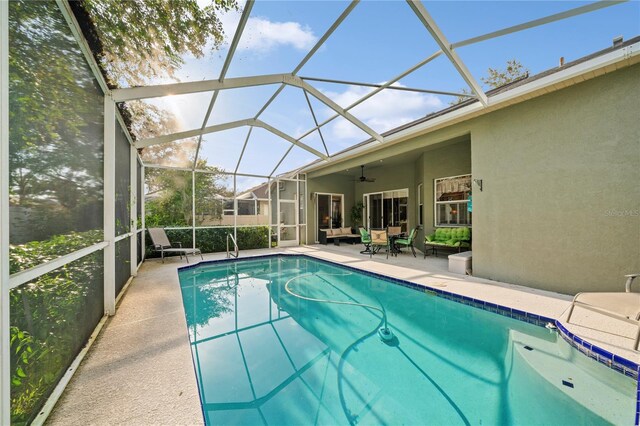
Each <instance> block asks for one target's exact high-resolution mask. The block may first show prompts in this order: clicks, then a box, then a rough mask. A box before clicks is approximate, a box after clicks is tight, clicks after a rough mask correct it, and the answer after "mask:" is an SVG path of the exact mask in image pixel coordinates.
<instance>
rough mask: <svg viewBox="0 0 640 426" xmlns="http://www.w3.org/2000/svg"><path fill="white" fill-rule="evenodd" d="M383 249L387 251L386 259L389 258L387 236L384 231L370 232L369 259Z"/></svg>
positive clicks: (374, 230)
mask: <svg viewBox="0 0 640 426" xmlns="http://www.w3.org/2000/svg"><path fill="white" fill-rule="evenodd" d="M382 247H384V248H386V250H387V259H388V258H389V249H390V247H389V234H388V233H387V230H386V229H372V230H371V251H370V252H369V257H371V256H373V255H374V254H376V253H377V252H379V251H380V249H381V248H382Z"/></svg>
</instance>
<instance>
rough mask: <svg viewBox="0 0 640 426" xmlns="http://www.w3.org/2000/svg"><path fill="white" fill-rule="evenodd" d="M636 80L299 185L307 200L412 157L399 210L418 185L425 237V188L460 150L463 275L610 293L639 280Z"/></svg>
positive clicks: (563, 96) (583, 91)
mask: <svg viewBox="0 0 640 426" xmlns="http://www.w3.org/2000/svg"><path fill="white" fill-rule="evenodd" d="M638 75H640V65H639V64H635V65H631V66H628V67H625V68H622V69H619V70H617V71H614V72H609V73H607V74H604V75H601V76H599V77H594V78H592V79H590V80H587V81H585V82H582V83H579V84H576V85H573V86H570V87H568V88H565V89H561V90H558V91H555V92H552V93H549V94H545V95H542V96H539V97H536V98H533V99H530V100H527V101H524V102H521V103H518V104H515V105H512V106H508V107H505V108H503V109H499V110H497V111H493V112H490V113H488V114H486V115H482V116H480V117H477V118H473V119H470V120H467V121H464V122H462V123H458V124H454V125H451V126H448V127H445V128H442V129H439V130H435V131H431V132H429V133H426V134H424V135H420V136H417V137H414V138H412V139H408V140H405V141H403V142H401V143H397V144H393V145H390V146H388V147H381V149H378V150H377V151H373V152H370V153H368V154H365V155H363V156H360V157H357V158H351V159H348V160H345V161H340V162H336V163H335V164H331V165H329V166H327V167H325V168H323V169H319V170H317V171H313V172H311V173H309V174H308V176H309V185H310V189H309V192H312V191H320V189H317V188H320V187H322V186H323V185H322V184H320V183H321V182H322V180H321V179H327V178H326V177H325V176H324V175H327V174H331V173H338V172H342V171H344V170H345V169H347V168H353V167H358V166H359V164H362V163H370V162H374V161H378V160H380V159H385V158H390V157H392V156H394V155H399V154H405V153H407V152H416V157H415V158H416V161H417V159H419V158H420V157H422V158H423V166H422V176H420V175H419V172H420V167H418V166H416V165H415V164H412V165H411V166H410V167H411V169H412V170H413V171H414V174H415V176H414V186H413V193H412V194H410V196H411V198H412V199H411V200H410V203H411V204H412V205H413V206H415V202H416V197H415V189H416V187H417V185H418V184H419V183H420V182H423V183H424V191H425V194H424V195H425V207H424V214H425V217H424V218H423V220H424V224H425V228H426V227H432V226H433V179H434V178H436V177H442V176H443V175H444V176H452V175H456V174H463V173H466V168H468V162H467V163H466V166H465V165H464V163H463V164H458V163H456V162H453V163H449V164H447V162H448V161H449V160H447V158H448V156H447V155H445V153H446V152H448V151H440V152H439V150H440V149H445V148H446V149H455V148H451V147H453V146H456V145H458V143H455V144H453V143H452V142H454V141H462V140H463V139H465V138H466V139H470V153H471V155H470V160H471V164H470V165H471V172H472V174H473V177H474V178H475V179H482V181H483V191H482V192H480V191H478V188H477V187H476V186H474V187H473V194H474V205H473V252H474V253H473V273H474V275H477V276H480V277H484V278H490V279H496V280H501V281H507V282H512V283H517V284H522V285H527V286H530V287H534V288H540V289H546V290H552V291H557V292H560V293H565V294H575V293H577V292H580V291H620V290H622V289H623V284H624V278H623V275H624V274H629V273H634V272H638V271H640V184H639V182H640V79H639V78H638ZM462 147H463V144H460V145H459V147H458V148H459V149H460V152H459V153H458V155H455V156H452V157H453V158H457V159H459V158H461V156H463V155H464V153H465V152H469V150H468V149H463V148H462ZM465 167H466V168H465ZM438 175H440V176H438ZM334 183H337V181H336V182H334ZM313 185H317V186H316V189H312V188H314V187H313ZM345 188H347V186H345ZM351 188H353V185H351ZM350 191H353V189H351V190H350ZM336 192H342V191H339V190H338V191H336ZM354 195H357V194H354ZM412 210H413V211H414V212H415V207H412ZM311 212H312V211H311V209H310V213H311ZM414 214H415V213H414ZM412 223H415V221H412ZM427 230H429V229H427Z"/></svg>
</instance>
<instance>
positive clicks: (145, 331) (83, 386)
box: [47, 245, 640, 425]
mask: <svg viewBox="0 0 640 426" xmlns="http://www.w3.org/2000/svg"><path fill="white" fill-rule="evenodd" d="M360 249H361V248H360V246H350V245H347V246H345V245H342V246H339V247H336V246H320V245H313V246H301V247H291V248H283V249H273V250H270V249H264V250H251V251H244V252H241V253H240V257H241V258H242V257H248V256H253V255H263V254H275V253H298V254H306V255H309V256H314V257H317V258H321V259H325V260H330V261H333V262H337V263H340V264H344V265H348V266H351V267H355V268H361V269H365V270H368V271H371V272H376V273H379V274H383V275H387V276H391V277H394V278H399V279H403V280H407V281H411V282H415V283H418V284H422V285H426V286H429V287H432V288H439V289H442V290H444V291H448V292H451V293H455V294H459V295H463V296H468V297H473V298H477V299H481V300H484V301H487V302H492V303H495V304H499V305H502V306H506V307H510V308H515V309H519V310H522V311H526V312H530V313H534V314H538V315H543V316H545V317H549V318H554V319H556V318H561V317H562V314H563V313H564V312H565V310H566V309H567V307H568V306H569V303H570V301H571V299H572V297H571V296H567V295H562V294H558V293H552V292H548V291H542V290H536V289H531V288H527V287H522V286H518V285H514V284H508V283H501V282H497V281H490V280H484V279H481V278H477V277H471V276H464V275H457V274H452V273H449V272H448V262H447V258H446V257H441V258H434V257H427V258H426V259H423V258H422V256H421V255H420V254H419V256H418V258H414V257H413V256H411V255H410V254H406V253H405V254H403V255H400V256H398V257H392V258H389V259H385V257H384V256H382V255H377V256H374V257H373V258H372V259H370V258H369V256H366V255H362V254H360V253H359V250H360ZM224 257H225V255H224V254H220V253H218V254H209V255H205V256H204V258H205V260H217V259H223V258H224ZM181 266H185V262H184V260H183V261H181V260H180V259H179V258H178V257H174V258H170V259H168V260H167V261H166V262H165V263H164V264H162V263H161V262H160V261H159V260H155V259H154V260H149V261H147V262H145V263H144V264H143V265H142V266H141V268H140V270H139V271H138V275H137V277H136V278H135V279H134V280H133V281H132V283H131V285H130V286H129V288H128V290H127V292H126V294H125V295H124V297H123V298H122V300H121V302H120V305H119V306H118V310H117V312H116V315H115V316H113V317H111V318H109V320H108V321H107V323H106V325H105V326H104V328H103V330H102V332H101V333H100V335H99V337H98V338H97V340H96V342H95V343H94V345H93V346H92V347H91V349H90V350H89V352H88V354H87V356H86V358H85V359H84V360H83V362H82V364H81V365H80V367H79V368H78V371H77V372H76V374H75V376H74V377H73V379H72V380H71V382H70V383H69V385H68V387H67V389H66V390H65V392H64V394H63V395H62V397H61V399H60V400H59V401H58V404H57V405H56V407H55V409H54V411H53V412H52V414H51V415H50V417H49V419H48V420H47V424H51V425H87V424H93V425H100V424H132V425H133V424H135V425H141V424H202V423H203V419H202V412H201V409H200V402H199V396H198V388H197V384H196V376H195V372H194V367H193V363H192V360H191V351H190V345H189V339H188V336H187V332H186V331H187V326H186V321H185V317H184V310H183V306H182V295H181V293H180V286H179V283H178V276H177V273H176V269H177V268H179V267H181ZM584 319H585V320H586V321H587V322H586V323H588V320H589V318H588V317H586V318H584ZM611 327H612V329H613V330H614V331H619V332H618V333H617V334H627V330H622V331H620V330H619V329H618V328H616V327H619V326H618V325H617V324H613V323H612V324H611ZM567 328H568V329H569V330H570V331H572V332H574V333H576V334H578V335H580V336H582V337H584V338H585V339H587V340H589V341H590V342H591V343H594V344H597V345H599V346H600V347H602V348H604V349H606V350H608V351H610V352H612V353H614V354H617V355H620V356H623V357H625V358H627V359H629V360H631V361H633V362H636V363H640V353H638V352H637V351H632V350H630V349H629V348H630V347H631V343H630V342H631V340H630V339H629V338H627V337H621V336H616V335H610V334H606V333H600V332H597V331H595V330H593V329H590V328H587V327H577V326H570V327H567Z"/></svg>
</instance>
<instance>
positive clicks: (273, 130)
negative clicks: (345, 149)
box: [254, 120, 328, 160]
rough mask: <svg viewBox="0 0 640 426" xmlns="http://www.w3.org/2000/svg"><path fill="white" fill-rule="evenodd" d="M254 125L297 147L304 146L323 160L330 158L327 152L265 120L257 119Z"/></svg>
mask: <svg viewBox="0 0 640 426" xmlns="http://www.w3.org/2000/svg"><path fill="white" fill-rule="evenodd" d="M254 126H256V127H262V128H263V129H265V130H267V131H269V132H271V133H273V134H274V135H276V136H280V137H281V138H282V139H284V140H286V141H289V142H291V143H292V144H293V145H296V146H297V147H299V148H302V149H304V150H305V151H308V152H310V153H311V154H313V155H315V156H316V157H318V158H321V159H323V160H326V159H327V158H328V157H327V156H326V155H325V154H323V153H321V152H320V151H316V150H315V149H313V148H311V147H310V146H308V145H307V144H305V143H302V142H300V141H299V140H297V139H295V138H294V137H292V136H289V135H288V134H286V133H285V132H283V131H280V130H278V129H276V128H275V127H273V126H271V125H269V124H267V123H265V122H264V121H261V120H255V124H254Z"/></svg>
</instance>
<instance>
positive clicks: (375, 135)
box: [290, 77, 384, 143]
mask: <svg viewBox="0 0 640 426" xmlns="http://www.w3.org/2000/svg"><path fill="white" fill-rule="evenodd" d="M290 81H291V83H290V84H291V85H293V86H297V87H300V88H301V89H304V90H306V91H307V92H309V93H310V94H311V95H313V96H314V97H315V98H316V99H318V100H319V101H320V102H322V103H323V104H325V105H326V106H328V107H329V108H331V109H332V110H334V111H335V112H337V113H338V114H339V115H341V116H342V117H344V118H345V119H346V120H348V121H350V122H351V124H353V125H355V126H357V127H359V128H360V130H362V131H363V132H365V133H367V134H368V135H369V136H371V137H372V138H374V139H375V140H377V141H378V142H380V143H382V142H384V140H383V138H382V136H381V135H380V134H379V133H378V132H376V131H375V130H373V129H372V128H371V127H369V126H367V125H366V124H364V123H363V122H362V121H360V120H359V119H357V118H356V117H354V116H353V115H352V114H351V113H349V112H348V111H347V110H346V109H344V108H342V107H341V106H340V105H338V104H337V103H335V102H334V101H333V100H331V98H329V97H328V96H327V95H325V94H324V93H322V92H321V91H319V90H318V89H316V88H315V87H313V86H312V85H310V84H309V83H307V82H306V81H304V80H302V79H301V78H298V77H296V78H295V79H291V80H290Z"/></svg>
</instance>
